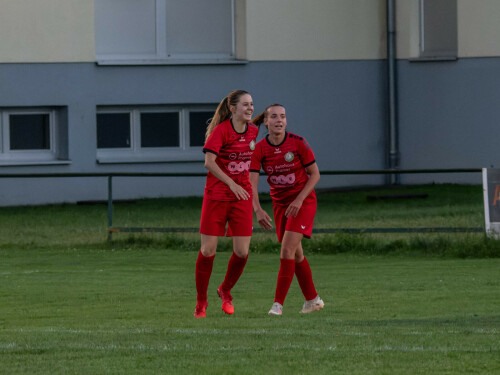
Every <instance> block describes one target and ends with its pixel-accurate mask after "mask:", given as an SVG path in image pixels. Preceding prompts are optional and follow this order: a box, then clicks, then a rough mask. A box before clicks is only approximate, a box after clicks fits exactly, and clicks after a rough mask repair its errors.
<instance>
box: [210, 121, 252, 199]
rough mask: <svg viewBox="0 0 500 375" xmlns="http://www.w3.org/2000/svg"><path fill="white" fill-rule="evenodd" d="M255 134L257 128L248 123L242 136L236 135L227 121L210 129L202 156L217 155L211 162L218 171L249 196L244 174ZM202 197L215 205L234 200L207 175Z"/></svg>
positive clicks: (225, 188) (224, 186)
mask: <svg viewBox="0 0 500 375" xmlns="http://www.w3.org/2000/svg"><path fill="white" fill-rule="evenodd" d="M258 133H259V128H258V127H257V126H255V125H254V124H251V123H247V125H246V129H245V131H244V132H243V133H238V132H237V131H236V130H234V127H233V124H232V122H231V120H230V119H228V120H226V121H223V122H221V123H220V124H219V125H217V126H216V127H215V128H214V130H213V132H212V134H210V136H209V137H208V139H207V140H206V142H205V146H204V147H203V152H205V153H206V152H211V153H213V154H215V155H217V158H216V159H215V162H216V163H217V165H218V166H219V167H220V169H222V171H223V172H224V173H225V174H227V175H228V176H229V177H231V178H232V179H233V181H235V182H236V183H237V184H238V185H240V186H241V187H243V188H244V189H245V190H246V191H248V193H249V194H250V196H251V195H252V185H251V184H250V179H249V177H248V170H249V167H250V158H251V157H252V154H253V150H254V149H255V139H256V138H257V134H258ZM205 197H207V198H208V199H213V200H218V201H236V200H238V199H237V198H236V196H235V195H234V193H233V192H232V191H231V189H229V186H227V185H226V184H225V183H224V182H222V181H221V180H219V179H218V178H217V177H215V176H214V175H213V174H212V173H210V172H208V174H207V182H206V184H205Z"/></svg>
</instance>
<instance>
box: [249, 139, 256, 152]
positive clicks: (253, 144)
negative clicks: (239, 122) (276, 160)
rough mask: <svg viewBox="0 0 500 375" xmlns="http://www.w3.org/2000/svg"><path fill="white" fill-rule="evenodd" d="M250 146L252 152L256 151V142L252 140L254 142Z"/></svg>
mask: <svg viewBox="0 0 500 375" xmlns="http://www.w3.org/2000/svg"><path fill="white" fill-rule="evenodd" d="M249 146H250V150H252V151H253V150H255V141H254V140H252V142H250V145H249Z"/></svg>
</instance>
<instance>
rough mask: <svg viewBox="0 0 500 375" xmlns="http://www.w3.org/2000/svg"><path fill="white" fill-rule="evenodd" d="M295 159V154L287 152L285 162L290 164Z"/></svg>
mask: <svg viewBox="0 0 500 375" xmlns="http://www.w3.org/2000/svg"><path fill="white" fill-rule="evenodd" d="M293 158H294V156H293V152H291V151H289V152H287V153H286V154H285V160H286V161H288V162H290V161H292V160H293Z"/></svg>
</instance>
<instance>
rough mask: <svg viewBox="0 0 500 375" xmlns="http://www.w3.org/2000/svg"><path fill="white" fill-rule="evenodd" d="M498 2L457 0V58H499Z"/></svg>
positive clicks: (499, 2) (499, 12)
mask: <svg viewBox="0 0 500 375" xmlns="http://www.w3.org/2000/svg"><path fill="white" fill-rule="evenodd" d="M499 36H500V1H498V0H474V1H471V0H458V54H459V57H497V56H500V37H499Z"/></svg>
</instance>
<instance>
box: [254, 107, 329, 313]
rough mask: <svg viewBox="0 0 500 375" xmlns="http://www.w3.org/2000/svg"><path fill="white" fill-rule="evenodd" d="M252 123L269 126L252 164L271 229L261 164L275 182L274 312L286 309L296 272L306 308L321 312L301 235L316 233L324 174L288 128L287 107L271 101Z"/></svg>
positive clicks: (262, 218) (264, 222)
mask: <svg viewBox="0 0 500 375" xmlns="http://www.w3.org/2000/svg"><path fill="white" fill-rule="evenodd" d="M252 122H253V123H254V124H255V125H257V126H259V125H260V124H261V123H262V122H264V124H265V125H266V127H267V129H268V131H269V134H268V135H267V136H266V137H265V138H264V139H262V140H261V141H260V142H259V143H257V146H256V147H255V152H254V153H253V155H252V161H251V164H250V181H251V183H252V190H253V208H254V211H255V213H256V215H257V220H258V222H259V224H260V225H261V226H262V228H264V229H266V230H269V229H271V228H272V225H271V218H270V217H269V215H268V214H267V213H266V212H265V211H264V210H263V209H262V207H261V206H260V202H259V195H258V193H257V186H258V183H259V172H260V169H261V167H262V169H263V170H264V172H265V173H266V174H267V176H268V178H267V181H268V183H269V185H270V187H271V198H272V201H273V211H274V221H275V223H276V234H277V235H278V241H279V242H280V243H281V259H280V269H279V272H278V281H277V285H276V293H275V297H274V304H273V306H272V308H271V310H270V311H269V314H271V315H281V314H282V311H283V303H284V302H285V297H286V295H287V293H288V290H289V288H290V284H291V283H292V280H293V275H294V273H295V275H296V276H297V280H298V282H299V285H300V288H301V290H302V293H303V294H304V297H305V299H306V301H305V302H304V306H303V307H302V310H301V313H310V312H313V311H317V310H319V309H321V308H322V307H323V306H324V302H323V301H322V300H321V298H320V297H319V296H318V293H317V292H316V288H315V286H314V282H313V279H312V273H311V268H310V267H309V263H308V262H307V259H306V258H305V257H304V251H303V249H302V238H303V237H306V238H310V237H311V233H312V227H313V221H314V215H315V214H316V194H315V192H314V187H315V186H316V184H317V183H318V181H319V178H320V175H319V170H318V166H317V164H316V160H315V158H314V154H313V152H312V150H311V148H310V146H309V144H308V143H307V142H306V140H305V139H304V138H302V137H299V136H297V135H295V134H292V133H288V132H287V131H286V124H287V122H286V112H285V108H284V107H283V106H282V105H280V104H273V105H271V106H269V107H268V108H266V110H265V111H264V112H263V113H261V114H260V115H259V116H257V117H256V118H254V119H253V120H252Z"/></svg>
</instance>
